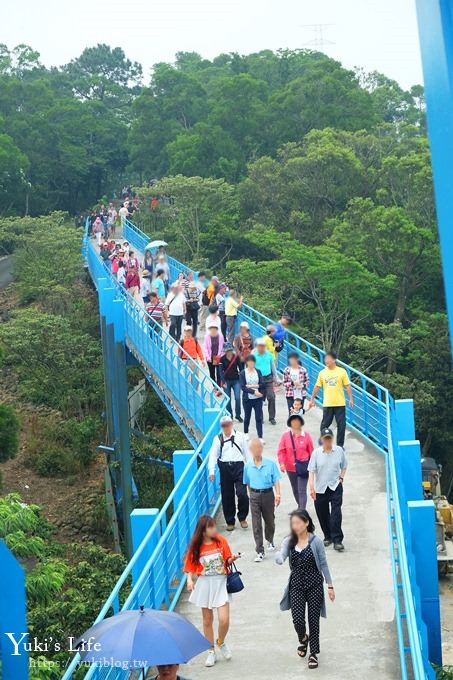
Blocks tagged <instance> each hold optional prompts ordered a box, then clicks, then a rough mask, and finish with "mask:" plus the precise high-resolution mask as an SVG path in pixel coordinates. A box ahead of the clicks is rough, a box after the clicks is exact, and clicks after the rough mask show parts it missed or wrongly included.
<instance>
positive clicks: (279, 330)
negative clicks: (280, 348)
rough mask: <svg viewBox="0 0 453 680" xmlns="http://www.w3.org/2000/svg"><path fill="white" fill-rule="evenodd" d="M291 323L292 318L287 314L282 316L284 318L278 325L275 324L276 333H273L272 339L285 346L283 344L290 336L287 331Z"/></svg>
mask: <svg viewBox="0 0 453 680" xmlns="http://www.w3.org/2000/svg"><path fill="white" fill-rule="evenodd" d="M290 323H291V317H290V316H288V315H287V314H282V318H281V319H280V321H279V322H278V323H276V324H274V332H273V333H272V339H273V340H275V341H276V342H278V343H279V344H280V345H283V342H284V341H285V339H286V336H287V335H288V331H287V330H286V329H287V328H288V326H289V324H290Z"/></svg>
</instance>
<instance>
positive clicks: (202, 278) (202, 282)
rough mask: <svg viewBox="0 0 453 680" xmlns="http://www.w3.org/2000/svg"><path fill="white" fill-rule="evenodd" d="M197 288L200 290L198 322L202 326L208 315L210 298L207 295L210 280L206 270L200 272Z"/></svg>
mask: <svg viewBox="0 0 453 680" xmlns="http://www.w3.org/2000/svg"><path fill="white" fill-rule="evenodd" d="M196 283H197V288H198V290H199V291H200V316H199V318H198V323H199V324H200V326H202V324H204V323H205V322H206V317H207V316H208V307H209V299H208V298H207V296H206V288H207V286H208V282H207V279H206V274H205V272H198V278H197V281H196Z"/></svg>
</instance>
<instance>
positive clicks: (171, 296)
mask: <svg viewBox="0 0 453 680" xmlns="http://www.w3.org/2000/svg"><path fill="white" fill-rule="evenodd" d="M165 305H166V307H167V309H168V314H169V316H170V330H169V333H170V335H171V337H172V338H173V340H176V342H179V340H180V338H181V330H182V322H183V321H184V317H185V315H186V298H185V296H184V293H183V292H182V290H181V289H180V287H179V285H178V284H177V283H173V284H172V285H171V288H170V292H169V293H168V295H167V298H166V300H165Z"/></svg>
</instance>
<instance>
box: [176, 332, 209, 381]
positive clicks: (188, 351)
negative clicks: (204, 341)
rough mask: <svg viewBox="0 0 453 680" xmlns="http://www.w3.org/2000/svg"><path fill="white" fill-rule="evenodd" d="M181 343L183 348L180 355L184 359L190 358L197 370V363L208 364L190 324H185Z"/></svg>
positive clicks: (192, 365)
mask: <svg viewBox="0 0 453 680" xmlns="http://www.w3.org/2000/svg"><path fill="white" fill-rule="evenodd" d="M179 344H180V345H181V349H180V351H179V356H180V357H181V359H182V360H183V361H186V360H187V359H189V361H190V365H191V367H192V368H193V369H194V370H195V368H196V364H200V365H201V366H206V361H205V356H204V354H203V349H202V347H201V345H200V343H199V342H198V340H197V339H196V338H194V337H193V328H192V326H190V325H189V324H187V325H186V326H184V335H183V337H182V338H181V340H180V342H179Z"/></svg>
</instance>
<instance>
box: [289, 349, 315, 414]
mask: <svg viewBox="0 0 453 680" xmlns="http://www.w3.org/2000/svg"><path fill="white" fill-rule="evenodd" d="M309 383H310V378H309V376H308V371H307V370H306V369H305V368H304V367H303V366H302V365H301V363H300V359H299V355H298V354H297V352H290V353H289V354H288V366H286V368H285V369H284V370H283V385H284V387H285V396H286V403H287V404H288V412H289V413H291V409H292V407H293V404H294V399H301V400H302V408H303V406H304V400H305V397H306V396H307V388H308V385H309Z"/></svg>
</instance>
